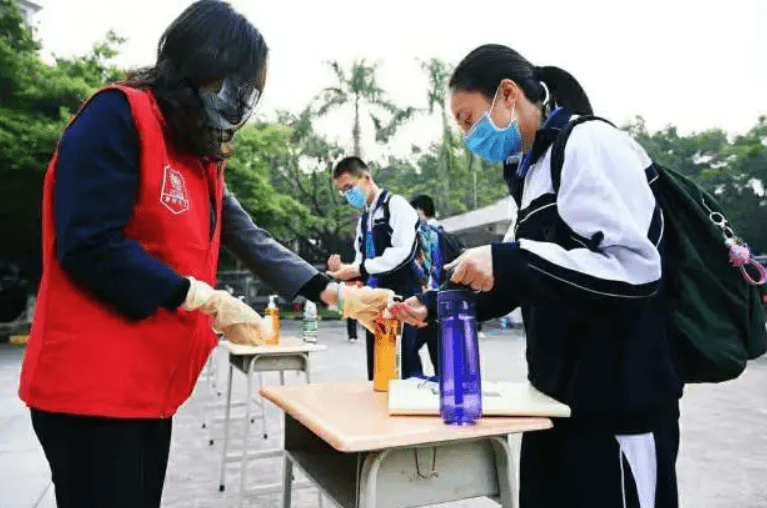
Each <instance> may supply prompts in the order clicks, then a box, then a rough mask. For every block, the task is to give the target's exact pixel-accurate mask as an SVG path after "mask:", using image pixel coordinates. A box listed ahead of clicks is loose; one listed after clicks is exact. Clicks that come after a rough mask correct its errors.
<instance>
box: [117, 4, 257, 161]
mask: <svg viewBox="0 0 767 508" xmlns="http://www.w3.org/2000/svg"><path fill="white" fill-rule="evenodd" d="M268 51H269V50H268V47H267V45H266V42H265V41H264V38H263V36H262V35H261V33H260V32H259V31H258V29H256V27H254V26H253V25H252V24H251V23H250V22H249V21H248V20H247V19H245V17H244V16H243V15H242V14H240V13H238V12H237V11H235V10H234V9H233V8H232V6H231V5H229V4H228V3H226V2H224V1H222V0H198V1H196V2H194V3H192V4H191V5H190V6H189V7H187V8H186V10H184V12H182V13H181V14H180V15H179V16H178V17H177V18H176V19H175V20H174V21H173V22H172V23H171V24H170V26H168V28H167V29H166V30H165V32H164V33H163V34H162V37H160V41H159V43H158V45H157V62H156V64H155V65H154V66H153V67H149V68H144V69H139V70H136V71H132V72H129V73H128V75H127V76H126V81H124V82H123V84H125V85H128V86H134V87H136V88H142V89H146V88H151V89H152V91H153V92H154V94H155V96H156V97H157V100H158V102H159V103H160V108H161V109H162V111H163V114H164V115H165V117H166V118H167V120H168V122H169V123H170V125H171V130H172V132H173V137H174V140H175V141H176V142H177V143H179V144H181V145H182V146H184V147H185V148H187V149H189V150H191V151H192V152H194V153H197V154H199V155H209V156H215V157H227V156H228V155H230V154H228V153H222V143H221V139H220V138H219V137H218V136H217V135H216V133H215V132H214V131H213V130H212V129H210V128H208V127H207V126H205V123H204V117H203V116H204V113H203V109H202V104H201V99H200V96H199V87H200V86H201V85H204V84H208V83H211V82H215V81H216V80H223V79H224V78H225V77H229V76H236V77H237V78H238V79H241V80H244V81H247V82H255V83H256V87H257V88H258V89H259V90H260V91H262V90H263V87H264V81H265V78H266V59H267V54H268Z"/></svg>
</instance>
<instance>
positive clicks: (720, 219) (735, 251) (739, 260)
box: [700, 198, 767, 286]
mask: <svg viewBox="0 0 767 508" xmlns="http://www.w3.org/2000/svg"><path fill="white" fill-rule="evenodd" d="M700 201H701V203H703V207H704V208H705V209H706V210H708V218H709V219H711V222H712V223H713V224H714V225H715V226H716V227H718V228H719V229H721V230H722V235H723V236H724V243H725V245H727V247H728V248H729V249H730V264H731V265H733V266H735V267H737V268H740V271H741V273H742V274H743V278H745V279H746V282H748V283H749V284H753V285H755V286H758V285H760V284H764V283H765V282H767V269H765V268H764V267H763V266H762V265H761V264H760V263H758V262H757V261H756V260H755V259H754V258H753V257H752V256H751V249H749V248H748V244H746V243H745V242H744V241H743V240H741V239H740V238H738V237H737V236H735V232H734V231H733V230H732V228H731V227H730V226H728V225H727V219H725V218H724V215H722V214H721V213H719V212H715V211H713V210H712V209H711V208H709V207H708V205H707V204H706V200H705V199H703V198H701V200H700ZM748 265H751V266H753V267H754V268H756V270H757V271H758V272H759V280H758V281H756V280H754V279H753V278H751V276H750V275H749V274H748V272H747V271H746V266H748Z"/></svg>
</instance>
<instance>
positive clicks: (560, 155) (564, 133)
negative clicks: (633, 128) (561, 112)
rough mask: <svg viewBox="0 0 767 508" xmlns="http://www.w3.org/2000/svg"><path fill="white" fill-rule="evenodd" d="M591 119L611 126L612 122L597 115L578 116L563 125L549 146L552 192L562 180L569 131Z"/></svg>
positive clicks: (555, 190) (557, 190)
mask: <svg viewBox="0 0 767 508" xmlns="http://www.w3.org/2000/svg"><path fill="white" fill-rule="evenodd" d="M591 120H600V121H602V122H607V123H609V124H610V125H612V126H613V127H615V125H613V123H612V122H611V121H609V120H605V119H604V118H602V117H599V116H593V115H583V116H579V117H578V118H576V119H575V120H572V121H570V122H568V123H567V125H565V126H564V127H563V128H562V130H561V131H560V132H559V134H558V135H557V138H556V139H555V140H554V144H553V145H552V146H551V183H552V185H553V186H554V194H557V193H559V184H560V183H561V182H562V166H564V164H565V144H567V138H569V137H570V133H571V132H572V131H573V128H574V127H575V126H576V125H580V124H582V123H584V122H589V121H591Z"/></svg>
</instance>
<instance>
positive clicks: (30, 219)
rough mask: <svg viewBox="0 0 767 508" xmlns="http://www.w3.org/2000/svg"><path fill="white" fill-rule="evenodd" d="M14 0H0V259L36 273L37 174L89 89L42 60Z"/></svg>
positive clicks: (29, 273)
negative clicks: (1, 182) (1, 239)
mask: <svg viewBox="0 0 767 508" xmlns="http://www.w3.org/2000/svg"><path fill="white" fill-rule="evenodd" d="M39 48H40V45H39V43H37V42H36V41H35V39H34V34H33V32H32V30H31V29H30V28H29V27H28V26H27V25H26V24H25V23H24V21H23V18H22V16H21V14H20V11H19V9H18V5H17V3H16V0H0V177H1V178H2V181H3V185H2V186H0V238H3V242H2V243H0V259H4V260H7V261H13V262H16V263H18V264H19V265H21V266H22V268H23V269H24V271H25V272H26V274H27V276H28V277H30V278H32V279H35V278H36V277H37V276H38V275H39V263H40V247H39V245H40V244H39V236H40V196H41V190H42V179H43V175H44V172H45V168H46V166H47V164H48V160H49V159H50V157H51V155H52V153H53V151H54V149H55V147H56V143H57V139H58V137H59V136H60V134H61V130H62V128H63V127H64V125H65V124H66V121H67V119H68V118H69V117H70V115H71V114H72V113H73V112H74V111H75V110H76V109H77V107H78V106H79V105H80V103H81V102H82V101H83V100H84V99H86V98H87V97H88V95H89V94H90V93H91V92H92V91H93V86H92V85H91V84H89V82H88V81H86V80H84V79H82V77H78V76H72V75H70V74H69V73H67V72H66V71H65V70H63V69H62V68H60V67H59V66H58V65H57V66H49V65H46V64H45V63H43V62H42V61H41V60H40V58H39V56H38V53H37V52H38V50H39Z"/></svg>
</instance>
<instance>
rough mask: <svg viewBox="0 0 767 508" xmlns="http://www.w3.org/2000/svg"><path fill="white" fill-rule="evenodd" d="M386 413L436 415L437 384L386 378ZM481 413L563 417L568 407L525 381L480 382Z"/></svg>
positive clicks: (567, 414) (567, 413) (412, 379)
mask: <svg viewBox="0 0 767 508" xmlns="http://www.w3.org/2000/svg"><path fill="white" fill-rule="evenodd" d="M389 414H391V415H438V414H439V385H438V384H437V383H434V382H429V381H424V380H423V379H418V378H410V379H392V380H391V381H389ZM482 414H484V415H488V416H553V417H561V418H566V417H569V416H570V408H569V407H568V406H567V405H566V404H562V403H561V402H558V401H556V400H554V399H552V398H551V397H549V396H548V395H545V394H543V393H541V392H539V391H538V390H536V389H535V388H534V387H533V386H532V385H531V384H530V383H528V382H522V383H512V382H499V383H491V382H487V381H482Z"/></svg>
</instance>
